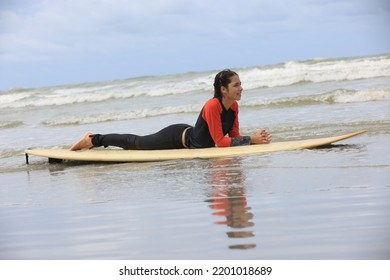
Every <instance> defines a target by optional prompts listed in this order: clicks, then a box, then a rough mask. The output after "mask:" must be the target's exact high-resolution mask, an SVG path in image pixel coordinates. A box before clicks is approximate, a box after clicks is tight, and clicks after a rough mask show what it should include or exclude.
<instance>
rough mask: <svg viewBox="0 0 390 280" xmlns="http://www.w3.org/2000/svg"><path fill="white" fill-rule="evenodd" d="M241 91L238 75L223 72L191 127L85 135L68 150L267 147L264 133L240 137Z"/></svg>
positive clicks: (219, 74) (263, 131)
mask: <svg viewBox="0 0 390 280" xmlns="http://www.w3.org/2000/svg"><path fill="white" fill-rule="evenodd" d="M242 90H243V89H242V86H241V81H240V78H239V76H238V74H237V73H236V72H234V71H231V70H229V69H227V70H223V71H221V72H219V73H218V74H217V75H216V76H215V80H214V98H212V99H210V100H209V101H207V102H206V104H205V105H204V107H203V109H202V111H201V112H200V114H199V117H198V120H197V122H196V124H195V126H194V127H192V126H191V125H188V124H174V125H170V126H168V127H166V128H164V129H162V130H160V131H159V132H157V133H155V134H151V135H146V136H138V135H134V134H104V135H102V134H91V133H86V134H85V135H84V137H83V138H81V139H80V141H78V142H77V143H76V144H74V145H73V146H72V147H71V148H70V150H71V151H77V150H82V149H91V148H93V147H100V146H104V147H107V146H117V147H121V148H123V149H126V150H130V149H133V150H159V149H180V148H191V149H193V148H208V147H215V146H217V147H230V146H240V145H250V144H268V143H270V142H271V139H272V137H271V135H270V134H268V132H267V131H265V130H261V131H258V132H257V133H256V134H254V135H253V136H241V135H240V132H239V123H238V103H237V101H238V100H240V99H241V94H242ZM226 135H228V136H226Z"/></svg>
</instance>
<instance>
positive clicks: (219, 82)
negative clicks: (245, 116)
mask: <svg viewBox="0 0 390 280" xmlns="http://www.w3.org/2000/svg"><path fill="white" fill-rule="evenodd" d="M233 76H238V75H237V73H236V72H234V71H232V70H230V69H225V70H222V71H221V72H219V73H218V74H217V75H216V76H215V79H214V97H215V98H222V92H221V87H222V86H223V87H226V88H227V87H228V85H229V83H230V82H231V79H230V78H231V77H233Z"/></svg>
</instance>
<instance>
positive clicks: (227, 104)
mask: <svg viewBox="0 0 390 280" xmlns="http://www.w3.org/2000/svg"><path fill="white" fill-rule="evenodd" d="M233 102H234V100H231V99H227V98H224V97H222V100H221V103H222V105H223V107H225V109H226V110H229V108H230V106H232V104H233Z"/></svg>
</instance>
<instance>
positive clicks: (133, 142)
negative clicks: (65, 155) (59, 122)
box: [71, 124, 191, 151]
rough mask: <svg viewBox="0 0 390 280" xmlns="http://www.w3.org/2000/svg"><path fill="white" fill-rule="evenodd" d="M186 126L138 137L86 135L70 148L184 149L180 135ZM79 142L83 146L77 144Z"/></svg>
mask: <svg viewBox="0 0 390 280" xmlns="http://www.w3.org/2000/svg"><path fill="white" fill-rule="evenodd" d="M188 127H191V126H190V125H188V124H174V125H170V126H168V127H166V128H163V129H162V130H160V131H159V132H157V133H154V134H150V135H146V136H138V135H134V134H94V135H91V134H88V133H87V134H86V135H85V136H84V138H82V140H80V141H79V142H78V143H76V144H75V145H73V146H72V148H71V150H72V151H75V150H80V149H85V148H92V147H100V146H105V147H107V146H116V147H120V148H123V149H125V150H162V149H181V148H185V146H183V143H182V135H183V132H184V130H185V129H186V128H188ZM80 142H82V143H84V144H79V143H80Z"/></svg>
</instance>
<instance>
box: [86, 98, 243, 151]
mask: <svg viewBox="0 0 390 280" xmlns="http://www.w3.org/2000/svg"><path fill="white" fill-rule="evenodd" d="M187 128H188V129H187ZM186 129H187V131H186V135H185V146H183V143H182V134H183V132H184V130H186ZM227 134H228V135H229V137H225V135H227ZM92 144H93V145H94V147H99V146H105V147H106V146H117V147H121V148H123V149H126V150H129V149H131V150H163V149H180V148H187V147H188V148H208V147H215V146H217V147H229V146H239V145H249V144H250V136H241V135H240V133H239V125H238V103H237V102H236V101H235V102H234V103H233V104H232V106H231V107H230V108H229V109H228V110H226V109H225V108H224V106H223V104H222V101H221V100H220V99H218V98H213V99H210V100H209V101H207V102H206V104H205V105H204V107H203V109H202V111H201V112H200V114H199V117H198V120H197V122H196V124H195V127H192V126H191V125H188V124H174V125H170V126H168V127H166V128H164V129H162V130H160V131H159V132H157V133H154V134H150V135H146V136H138V135H134V134H104V135H102V134H94V135H93V138H92Z"/></svg>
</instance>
